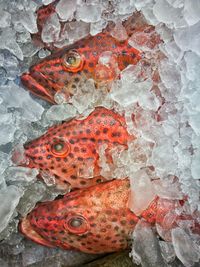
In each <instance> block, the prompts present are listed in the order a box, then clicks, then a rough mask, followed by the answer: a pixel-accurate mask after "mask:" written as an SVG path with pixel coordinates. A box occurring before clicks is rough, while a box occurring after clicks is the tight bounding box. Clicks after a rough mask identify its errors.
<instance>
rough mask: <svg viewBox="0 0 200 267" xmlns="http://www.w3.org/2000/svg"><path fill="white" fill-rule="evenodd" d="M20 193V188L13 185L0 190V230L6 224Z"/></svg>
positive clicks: (0, 230) (21, 193)
mask: <svg viewBox="0 0 200 267" xmlns="http://www.w3.org/2000/svg"><path fill="white" fill-rule="evenodd" d="M22 195H23V192H22V190H20V189H19V188H18V187H17V186H14V185H10V186H8V187H7V188H5V189H3V190H1V191H0V232H2V231H3V230H4V229H5V228H6V226H7V225H8V223H9V221H10V219H11V217H12V215H13V213H14V211H15V208H16V206H17V204H18V203H19V199H20V197H21V196H22Z"/></svg>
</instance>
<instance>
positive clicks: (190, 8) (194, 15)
mask: <svg viewBox="0 0 200 267" xmlns="http://www.w3.org/2000/svg"><path fill="white" fill-rule="evenodd" d="M183 15H184V18H185V20H186V21H187V23H188V24H189V25H193V24H195V23H197V22H198V21H199V20H200V2H199V1H196V0H185V6H184V10H183Z"/></svg>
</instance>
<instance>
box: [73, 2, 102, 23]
mask: <svg viewBox="0 0 200 267" xmlns="http://www.w3.org/2000/svg"><path fill="white" fill-rule="evenodd" d="M101 9H102V8H101V5H100V4H94V5H92V4H89V5H87V4H82V5H78V6H77V11H76V18H77V20H82V21H84V22H97V21H99V20H100V19H101Z"/></svg>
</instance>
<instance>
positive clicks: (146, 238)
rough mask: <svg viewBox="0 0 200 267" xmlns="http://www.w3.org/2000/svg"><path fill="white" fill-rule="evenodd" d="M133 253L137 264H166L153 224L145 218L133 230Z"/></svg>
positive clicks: (147, 265)
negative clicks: (152, 227)
mask: <svg viewBox="0 0 200 267" xmlns="http://www.w3.org/2000/svg"><path fill="white" fill-rule="evenodd" d="M131 255H132V256H133V260H134V261H135V256H136V264H138V263H141V265H142V267H150V266H162V267H166V264H165V262H164V260H163V258H162V256H161V250H160V246H159V242H158V239H157V238H156V236H155V234H154V232H153V231H152V229H151V226H150V225H149V224H148V223H147V222H145V221H144V220H140V221H139V222H138V223H137V225H136V227H135V230H134V232H133V247H132V252H131Z"/></svg>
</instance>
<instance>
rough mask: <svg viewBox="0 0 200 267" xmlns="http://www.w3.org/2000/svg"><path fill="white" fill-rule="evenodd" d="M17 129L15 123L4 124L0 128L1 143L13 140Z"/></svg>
mask: <svg viewBox="0 0 200 267" xmlns="http://www.w3.org/2000/svg"><path fill="white" fill-rule="evenodd" d="M16 129H17V128H16V126H15V125H14V124H11V125H10V124H2V125H1V128H0V145H5V144H7V143H9V142H11V141H13V136H14V133H15V131H16Z"/></svg>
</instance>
